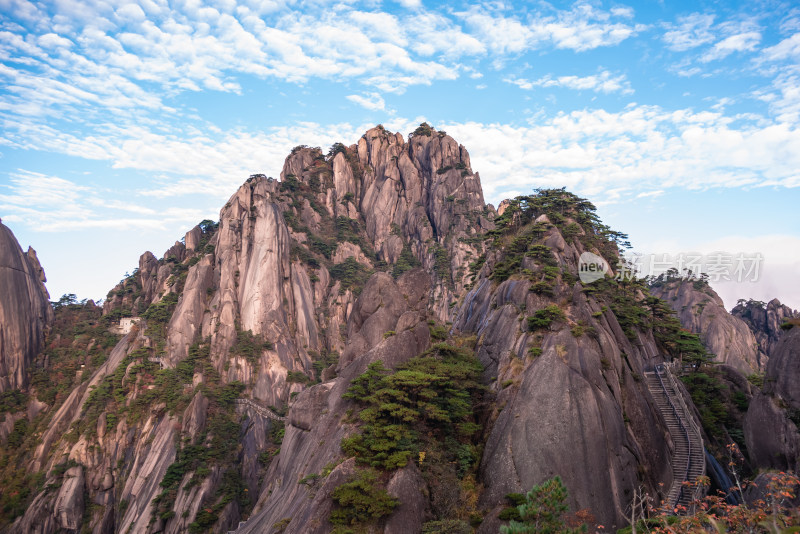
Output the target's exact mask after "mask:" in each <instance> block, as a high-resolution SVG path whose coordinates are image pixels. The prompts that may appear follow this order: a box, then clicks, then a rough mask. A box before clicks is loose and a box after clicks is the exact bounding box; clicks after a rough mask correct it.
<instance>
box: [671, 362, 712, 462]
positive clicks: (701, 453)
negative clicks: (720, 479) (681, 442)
mask: <svg viewBox="0 0 800 534" xmlns="http://www.w3.org/2000/svg"><path fill="white" fill-rule="evenodd" d="M674 364H675V362H673V365H672V366H665V370H666V375H667V380H669V383H670V386H672V390H673V391H674V392H675V396H676V397H677V400H678V404H679V405H680V407H681V409H682V410H683V413H684V414H685V418H684V420H685V421H686V422H688V424H689V427H690V430H691V432H692V434H693V435H694V437H695V440H694V442H691V441H690V448H689V458H690V466H691V467H695V466H699V468H700V470H699V473H701V474H702V473H705V472H706V455H705V448H704V445H703V433H702V430H701V429H700V426H699V425H698V424H697V421H695V418H694V417H693V416H692V412H691V411H690V410H689V406H688V405H687V404H686V400H685V399H684V398H683V393H682V392H681V389H679V387H678V381H677V379H676V378H675V375H674V373H673V372H672V367H676V366H675V365H674ZM692 445H694V446H692Z"/></svg>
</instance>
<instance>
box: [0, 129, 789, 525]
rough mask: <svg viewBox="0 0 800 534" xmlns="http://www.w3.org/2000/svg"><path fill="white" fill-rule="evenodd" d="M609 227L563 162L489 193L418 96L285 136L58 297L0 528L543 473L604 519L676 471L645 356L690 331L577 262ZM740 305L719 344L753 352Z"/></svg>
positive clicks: (743, 366)
mask: <svg viewBox="0 0 800 534" xmlns="http://www.w3.org/2000/svg"><path fill="white" fill-rule="evenodd" d="M622 241H624V236H622V235H621V234H619V233H617V232H614V231H612V230H611V229H609V228H608V227H606V226H604V225H603V224H602V223H601V222H600V221H599V220H598V219H597V217H596V215H595V214H594V206H592V205H591V203H589V202H588V201H586V200H584V199H580V198H578V197H575V196H574V195H571V194H570V193H567V192H566V191H563V190H544V191H539V192H536V193H535V194H532V195H529V196H525V197H518V198H517V199H514V200H512V201H510V202H507V203H504V204H503V206H502V209H501V210H500V212H499V213H498V212H497V211H495V209H494V208H493V207H492V206H490V205H486V204H485V203H484V199H483V193H482V189H481V184H480V178H479V175H478V174H477V173H476V172H473V170H472V167H471V163H470V159H469V154H468V153H467V150H466V149H465V148H464V147H463V146H460V145H459V144H458V143H457V142H456V141H455V140H454V139H452V138H451V137H450V136H448V135H447V134H445V133H444V132H438V131H436V130H435V129H432V128H430V127H429V126H428V125H425V124H423V125H421V126H420V128H418V129H417V130H416V131H415V132H414V133H413V134H411V135H410V136H409V137H408V139H405V138H404V137H403V136H402V135H400V134H394V133H391V132H388V131H386V130H385V129H384V128H382V127H380V126H379V127H376V128H373V129H371V130H369V131H367V132H366V133H365V134H364V135H363V136H362V137H361V138H360V139H359V140H358V142H357V143H356V144H354V145H352V146H345V145H342V144H336V145H334V146H333V147H332V148H331V150H330V151H329V152H328V153H327V154H326V153H323V152H322V151H321V150H320V149H318V148H310V147H296V148H295V149H294V150H293V151H292V153H291V154H290V155H289V156H288V157H287V158H286V161H285V163H284V167H283V170H282V172H281V179H280V181H278V180H274V179H271V178H267V177H265V176H262V175H255V176H251V177H250V179H248V180H247V181H246V182H245V183H244V184H243V185H242V186H241V187H240V188H239V190H238V191H237V192H236V193H235V194H234V195H233V196H232V197H231V198H230V200H229V201H228V202H227V203H226V204H225V206H224V207H223V208H222V210H221V211H220V217H219V221H218V222H216V223H215V222H212V221H203V222H202V223H201V224H200V225H198V226H197V227H196V228H194V229H192V230H191V231H190V232H188V233H187V234H186V236H185V237H184V239H183V241H182V242H177V243H176V244H175V245H174V246H173V247H171V248H170V249H169V250H168V251H166V253H165V254H164V255H163V257H162V258H160V259H159V258H156V257H155V256H154V255H153V254H151V253H150V252H147V253H145V254H143V255H142V257H141V258H140V261H139V267H138V269H137V270H136V271H135V273H134V274H133V275H132V276H130V277H128V278H126V279H125V280H123V281H121V282H120V284H119V285H118V286H117V287H115V288H114V289H112V291H111V292H109V295H108V298H107V299H106V301H105V302H104V304H103V308H102V311H101V310H100V309H99V308H97V307H95V306H94V305H93V304H92V303H84V304H80V303H76V302H71V301H65V302H62V303H61V304H60V306H59V307H58V308H59V309H57V310H56V320H55V322H54V324H53V334H51V335H50V336H49V337H48V339H47V342H46V346H45V348H44V354H40V355H39V357H38V359H36V364H37V365H36V372H35V373H34V374H33V377H34V380H33V382H32V386H31V387H30V388H27V389H26V387H25V386H26V384H27V382H24V379H22V378H20V379H19V380H18V381H17V382H15V383H13V384H10V385H9V387H11V388H17V389H21V390H24V392H21V393H20V395H22V397H21V398H22V399H23V401H25V402H27V405H28V406H29V405H34V404H36V405H38V404H39V403H42V404H43V406H44V407H43V411H42V413H37V414H31V416H29V417H28V418H27V419H26V421H29V422H28V423H27V424H25V425H20V428H15V430H14V432H13V433H12V434H10V435H9V436H8V437H7V438H6V439H7V442H8V443H9V444H10V446H9V447H8V450H7V452H4V453H3V456H2V465H3V477H4V482H5V487H6V488H9V487H11V488H14V489H15V491H16V493H13V495H12V492H11V491H8V490H0V491H3V493H2V495H0V498H2V499H3V504H4V507H3V508H4V512H3V514H4V515H3V516H2V525H4V526H3V528H4V530H6V531H9V532H41V533H51V532H57V531H59V529H67V530H83V531H91V532H94V533H106V532H170V533H177V532H206V531H212V532H226V531H228V530H234V529H237V528H238V531H239V532H287V533H288V532H298V533H308V532H331V531H333V530H334V529H341V528H343V526H344V525H350V527H352V528H357V529H358V528H361V529H364V530H370V529H372V530H373V531H382V532H404V533H405V532H422V531H423V528H424V529H425V531H426V532H472V531H477V532H497V531H498V528H499V526H500V525H502V524H503V523H504V521H505V520H506V519H507V518H508V511H507V510H508V508H509V501H508V498H507V497H506V496H507V495H508V494H510V493H520V492H524V491H527V490H528V489H529V488H531V487H532V486H533V485H535V484H538V483H541V482H542V481H544V480H546V479H549V478H551V477H552V476H554V475H560V476H561V478H562V479H563V481H564V483H565V485H566V486H567V488H568V489H569V491H570V501H569V505H570V508H571V509H572V510H573V511H578V510H584V511H585V513H584V514H583V515H581V517H583V518H588V519H587V520H588V521H589V522H590V523H592V524H602V525H604V526H605V528H607V529H611V528H613V527H615V526H623V525H624V524H625V517H626V509H627V507H628V506H629V503H630V501H631V499H632V497H633V494H634V492H635V491H637V490H638V489H639V488H644V490H645V491H647V492H648V493H649V494H650V495H652V496H653V497H654V499H655V500H656V501H658V500H660V499H662V498H663V497H664V496H665V495H666V493H667V491H668V490H669V488H670V487H671V486H672V484H673V483H674V482H675V481H673V479H672V473H673V469H672V466H671V462H672V458H673V452H674V449H675V437H674V436H671V435H670V432H669V430H668V428H667V427H666V425H665V423H664V420H663V418H662V416H661V414H660V412H659V409H658V406H657V405H656V403H655V401H654V399H653V397H652V395H651V393H650V391H649V390H648V387H647V384H646V382H645V381H644V380H643V376H644V372H645V371H648V370H650V369H652V368H653V366H654V365H656V364H658V363H661V362H663V361H665V359H671V358H686V359H687V360H690V359H691V358H692V357H696V358H701V357H704V353H705V349H703V348H702V347H701V346H700V345H699V342H698V341H697V340H696V338H693V337H692V336H691V335H690V334H688V333H687V332H686V331H685V330H683V329H682V328H681V325H680V324H679V323H678V321H677V319H675V317H674V316H673V315H672V312H671V310H670V309H669V307H668V306H667V304H665V303H664V302H662V301H660V300H658V299H654V298H652V297H651V295H650V290H649V288H648V287H647V286H646V285H645V284H644V283H643V282H641V281H636V280H625V279H622V280H615V279H613V278H610V277H609V278H606V279H603V280H600V281H598V282H595V283H593V284H588V285H584V284H582V283H581V282H580V280H579V278H578V259H579V257H580V255H581V253H583V252H585V251H591V252H593V253H595V254H597V255H600V256H602V257H604V258H605V259H606V260H607V262H608V263H609V264H610V265H616V264H617V258H618V255H619V249H618V245H617V243H619V242H622ZM14 243H16V242H14ZM3 250H5V249H3ZM5 254H6V253H5V252H4V254H3V256H2V257H3V258H5ZM4 261H5V260H4ZM29 278H30V277H29ZM668 291H672V290H668ZM673 297H676V298H673ZM35 298H36V297H35V296H30V298H29V302H33V301H34V300H35ZM664 298H665V299H666V301H667V302H670V301H671V300H673V301H675V302H678V301H681V299H682V298H684V297H682V296H681V295H680V291H678V292H677V293H675V294H673V293H669V292H666V293H664ZM685 298H686V299H688V300H687V302H686V303H684V304H681V307H682V306H684V305H685V306H687V308H691V307H694V308H695V309H696V308H697V305H696V303H695V300H697V299H696V298H695V297H694V296H688V297H685ZM712 304H713V305H715V306H716V304H717V303H716V301H714V299H713V297H710V303H709V304H706V305H705V306H704V310H703V311H705V308H708V309H709V310H710V309H711V308H710V306H711V305H712ZM672 306H673V308H674V307H675V304H672ZM49 309H50V308H49V307H47V310H49ZM43 313H44V314H45V315H46V313H47V311H44V312H43ZM50 313H52V312H50ZM679 313H681V312H679ZM723 314H727V312H725V310H724V309H721V310H719V311H718V313H717V315H719V316H722V315H723ZM700 316H701V317H700V320H698V325H699V327H698V329H696V330H695V331H696V332H704V331H705V330H703V328H706V326H707V323H704V322H703V320H702V313H701V314H700ZM124 317H136V318H137V323H136V325H135V326H134V327H133V328H132V329H131V330H130V332H128V333H127V334H125V335H124V336H122V337H121V338H119V337H114V336H112V335H111V334H109V333H108V331H107V327H108V326H110V325H111V324H113V323H116V321H118V320H119V319H120V318H124ZM694 317H695V315H692V316H691V318H690V319H692V321H694ZM728 317H731V316H730V315H728ZM681 319H683V320H684V326H685V327H687V328H688V326H687V324H688V323H690V321H689V320H688V319H687V318H684V317H683V315H681ZM731 319H733V318H732V317H731ZM48 320H49V319H47V318H46V317H43V318H42V319H41V320H40V321H39V322H38V324H40V325H42V327H43V328H44V325H46V324H48ZM737 321H738V319H737ZM739 322H741V321H739ZM742 325H743V328H744V330H741V329H739V328H738V327H737V328H735V329H734V330H735V332H736V335H741V336H742V338H743V339H744V341H743V342H742V343H741V344H742V347H741V348H736V350H730V349H729V350H728V351H727V352H723V351H722V350H720V351H719V354H720V355H721V356H720V357H721V359H722V361H724V362H726V363H729V364H730V365H732V366H734V367H735V368H736V369H739V370H740V371H747V372H750V371H751V370H756V371H757V370H758V369H759V366H760V365H762V364H761V361H760V360H759V356H758V352H757V350H756V349H755V348H754V347H755V343H756V342H755V338H753V334H752V333H750V330H749V329H748V328H747V326H746V325H745V324H744V323H742ZM707 330H708V329H707ZM740 330H741V332H740ZM795 330H796V329H795ZM748 333H749V335H750V338H747V334H748ZM721 335H722V336H723V337H724V336H726V335H729V334H721ZM731 335H732V334H731ZM751 338H753V339H752V346H749V345H748V344H750V343H751ZM704 339H705V340H706V343H707V345H708V346H709V348H712V347H716V346H715V345H713V344H712V343H711V342H710V341H709V340H710V339H713V336H710V335H707V336H706V337H705V338H704ZM787 339H788V340H791V339H793V338H790V337H789V336H787V337H786V338H785V339H781V340H780V341H778V344H779V345H780V344H782V343H789V342H787V341H786V340H787ZM737 343H738V342H737ZM723 345H724V346H725V347H726V348H729V347H730V346H731V343H730V340H729V339H728V338H724V342H723ZM748 346H749V348H752V349H753V352H752V354H751V353H750V352H748V351H747V350H749V349H748V348H747V347H748ZM791 346H792V347H794V346H795V345H791ZM698 347H700V348H698ZM736 347H738V345H736ZM746 349H747V350H746ZM38 350H39V351H40V352H41V350H42V349H41V348H39V349H38ZM786 350H787V349H780V347H779V348H777V349H775V351H774V352H775V354H776V356H774V357H772V356H770V358H771V359H770V365H778V363H775V364H773V360H774V361H776V362H780V361H785V360H787V357H782V356H779V354H780V353H781V351H783V352H784V353H785V352H786ZM34 352H36V350H34ZM788 359H791V358H788ZM29 361H33V360H29ZM792 361H793V360H792ZM4 365H5V364H4ZM782 365H783V367H781V368H782V369H786V371H785V372H786V373H787V376H789V375H791V374H792V373H795V370H792V369H788V367H786V365H788V364H782ZM769 369H770V368H769V367H768V368H767V370H768V371H767V372H768V373H769ZM797 371H798V372H800V370H797ZM736 372H738V371H736ZM20 376H21V375H20ZM55 376H58V377H60V378H61V379H60V380H57V379H55V378H53V377H55ZM742 380H743V383H744V384H745V386H743V387H749V386H746V384H747V381H746V380H744V379H742ZM776 387H778V386H776ZM781 387H782V386H781ZM742 394H743V395H745V400H749V399H750V398H751V397H753V395H754V392H752V391H750V390H749V389H748V391H747V393H742ZM757 394H758V395H761V393H760V392H759V393H757ZM770 394H772V395H781V396H782V397H781V398H784V397H787V396H788V397H790V393H787V392H785V391H784V390H782V389H780V388H778V389H776V390H775V391H774V392H765V393H764V395H765V396H766V395H770ZM26 395H27V396H26ZM687 398H688V396H687ZM237 399H250V401H249V404H248V403H243V402H237ZM23 401H20V402H17V404H16V405H15V406H14V407H10V408H9V414H11V413H12V412H14V411H15V410H16V411H17V412H19V411H21V409H22V408H23V407H24V406H25V402H23ZM792 402H793V401H792ZM253 403H255V405H257V406H259V407H261V408H260V409H254V408H252V406H253V405H254V404H253ZM751 406H752V405H751ZM18 408H19V409H18ZM15 413H16V412H15ZM698 413H699V414H700V416H702V417H705V412H704V411H703V406H700V407H699V412H698ZM8 417H9V416H7V420H8ZM20 417H21V416H20ZM743 417H744V416H743V415H742V416H741V417H740V418H739V419H742V418H743ZM781 417H783V416H781ZM786 417H788V416H786ZM786 417H784V418H783V419H780V421H781V423H780V424H784V423H786V421H788V423H786V424H793V423H791V421H790V420H789V419H786ZM739 419H736V420H737V421H738V420H739ZM734 423H735V421H734V422H731V423H730V424H729V426H730V427H731V428H730V429H727V428H726V429H725V430H724V431H723V434H726V433H727V434H726V435H730V434H731V432H729V431H728V430H736V429H737V428H738V429H739V432H740V433H741V435H742V436H744V433H745V432H744V431H743V430H742V429H741V425H740V424H738V423H736V424H734ZM776 424H777V423H776ZM737 425H738V426H737ZM23 426H24V428H23ZM734 427H736V428H734ZM787 428H789V427H787ZM795 431H796V428H795ZM732 434H733V435H734V437H736V438H739V435H737V434H736V432H732ZM12 435H13V436H12ZM748 440H750V438H748ZM741 441H742V443H744V437H742V438H741ZM747 443H748V445H749V444H750V441H748V442H747ZM768 446H769V445H764V447H768ZM753 449H754V450H758V451H760V450H762V449H759V446H758V445H755V444H754V445H753ZM758 454H761V453H758ZM764 454H771V452H766V453H764ZM364 501H366V502H367V503H368V505H367V506H366V508H365V509H360V508H359V507H358V506H356V505H355V504H353V503H354V502H362V503H363V502H364ZM5 510H8V511H5ZM359 510H360V511H359ZM242 521H245V522H244V523H241V524H240V522H242Z"/></svg>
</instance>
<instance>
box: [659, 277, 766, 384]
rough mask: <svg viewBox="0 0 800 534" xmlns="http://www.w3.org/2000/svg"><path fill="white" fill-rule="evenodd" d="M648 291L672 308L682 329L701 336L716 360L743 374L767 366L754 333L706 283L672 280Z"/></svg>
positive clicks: (748, 373)
mask: <svg viewBox="0 0 800 534" xmlns="http://www.w3.org/2000/svg"><path fill="white" fill-rule="evenodd" d="M651 292H652V294H653V295H655V296H657V297H659V298H661V299H662V300H664V301H666V302H667V304H669V305H670V306H671V307H672V309H673V310H675V313H677V314H678V318H679V319H680V321H681V324H682V325H683V327H684V328H686V329H687V330H689V331H690V332H693V333H695V334H699V335H700V339H701V340H702V341H703V344H704V345H705V346H706V348H707V349H708V351H709V352H711V353H712V354H714V355H715V356H716V358H715V359H716V361H718V362H721V363H724V364H727V365H729V366H731V367H733V368H734V369H736V370H737V371H739V372H740V373H742V374H744V375H745V376H747V375H750V374H752V373H755V372H758V371H759V370H763V369H764V368H765V367H766V364H767V362H766V358H765V357H764V354H762V353H761V352H760V351H759V348H758V344H757V343H756V338H755V337H754V336H753V332H752V331H751V330H750V328H749V327H748V325H747V324H746V323H745V322H744V321H742V320H741V319H740V318H739V317H736V316H733V315H731V314H730V313H728V311H727V310H726V309H725V306H724V304H723V302H722V299H721V298H719V295H717V294H716V292H715V291H714V290H713V289H711V287H710V286H709V285H708V284H706V283H704V282H702V281H699V280H685V279H682V280H673V281H668V282H666V283H663V284H661V285H658V286H656V287H653V288H651Z"/></svg>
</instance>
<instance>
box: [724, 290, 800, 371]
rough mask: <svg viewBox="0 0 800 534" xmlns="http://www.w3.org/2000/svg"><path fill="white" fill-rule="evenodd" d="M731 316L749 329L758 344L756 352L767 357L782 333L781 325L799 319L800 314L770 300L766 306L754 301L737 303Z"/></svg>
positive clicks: (776, 301) (776, 300) (777, 301)
mask: <svg viewBox="0 0 800 534" xmlns="http://www.w3.org/2000/svg"><path fill="white" fill-rule="evenodd" d="M731 315H733V316H734V317H738V318H739V319H741V320H742V321H744V322H745V323H747V326H749V327H750V330H752V332H753V335H754V336H755V338H756V342H757V343H758V350H759V351H760V352H761V354H762V355H763V356H766V357H769V356H771V355H772V351H773V350H774V349H775V347H776V346H777V344H778V340H779V339H780V338H781V336H782V335H783V333H784V331H783V329H782V328H781V325H782V324H784V323H785V322H787V321H788V320H789V319H795V318H798V317H800V312H798V311H797V310H793V309H791V308H790V307H789V306H786V305H784V304H781V301H779V300H778V299H772V300H771V301H769V302H768V303H767V304H766V305H765V304H764V303H763V302H758V301H755V300H750V301H739V303H738V304H737V305H736V307H734V308H733V309H732V310H731Z"/></svg>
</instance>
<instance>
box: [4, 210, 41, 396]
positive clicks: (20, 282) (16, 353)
mask: <svg viewBox="0 0 800 534" xmlns="http://www.w3.org/2000/svg"><path fill="white" fill-rule="evenodd" d="M45 281H46V279H45V276H44V270H43V269H42V267H41V265H39V260H38V258H37V257H36V252H35V251H34V250H33V249H32V248H29V249H28V252H27V254H26V253H24V252H22V249H21V248H20V246H19V243H17V240H16V238H15V237H14V234H12V233H11V230H9V229H8V228H7V227H6V226H5V225H3V224H2V223H0V393H2V392H5V391H9V390H13V389H21V388H24V387H26V386H27V385H28V370H29V368H30V365H31V362H32V361H33V359H34V358H35V357H36V356H37V354H38V353H39V351H40V350H41V349H42V347H43V345H44V336H45V332H46V331H47V328H48V326H49V325H50V323H51V322H52V320H53V310H52V309H51V308H50V296H49V295H48V293H47V289H46V288H45V286H44V282H45Z"/></svg>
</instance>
